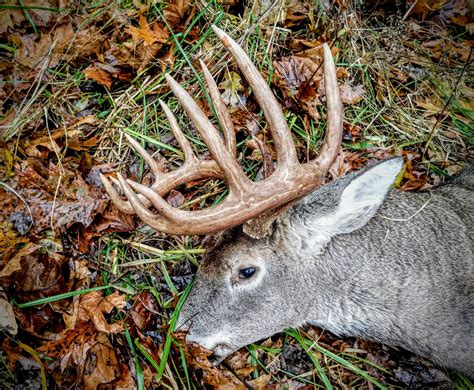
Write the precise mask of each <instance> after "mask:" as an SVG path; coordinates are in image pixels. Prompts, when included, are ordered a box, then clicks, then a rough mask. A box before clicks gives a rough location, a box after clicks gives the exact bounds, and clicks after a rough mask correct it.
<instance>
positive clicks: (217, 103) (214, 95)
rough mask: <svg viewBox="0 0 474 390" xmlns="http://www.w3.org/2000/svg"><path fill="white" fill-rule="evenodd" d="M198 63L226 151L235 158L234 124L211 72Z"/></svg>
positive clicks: (202, 63)
mask: <svg viewBox="0 0 474 390" xmlns="http://www.w3.org/2000/svg"><path fill="white" fill-rule="evenodd" d="M199 63H200V65H201V69H202V72H203V74H204V77H205V79H206V83H207V87H208V89H209V94H210V95H211V100H212V103H213V104H214V108H215V110H216V114H217V118H218V119H219V122H220V123H221V125H222V127H223V130H224V139H225V143H226V146H227V150H228V151H229V152H230V154H231V155H232V157H235V155H236V142H235V129H234V124H233V123H232V119H231V118H230V115H229V111H227V108H226V106H225V104H224V101H223V100H222V96H221V94H220V93H219V89H218V88H217V84H216V81H215V80H214V78H213V77H212V75H211V72H209V69H208V68H207V66H206V64H205V63H204V62H203V61H202V60H199Z"/></svg>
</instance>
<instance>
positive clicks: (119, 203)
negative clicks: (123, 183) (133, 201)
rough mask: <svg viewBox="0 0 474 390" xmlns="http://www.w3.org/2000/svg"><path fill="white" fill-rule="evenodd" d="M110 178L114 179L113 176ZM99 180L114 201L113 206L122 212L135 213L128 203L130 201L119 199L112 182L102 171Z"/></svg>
mask: <svg viewBox="0 0 474 390" xmlns="http://www.w3.org/2000/svg"><path fill="white" fill-rule="evenodd" d="M111 179H112V180H114V181H115V179H114V178H113V177H111ZM100 180H101V181H102V184H103V185H104V187H105V190H106V191H107V193H108V194H109V198H110V200H111V201H112V202H113V203H114V205H115V207H117V208H118V209H119V210H120V211H121V212H122V213H125V214H135V212H134V210H133V207H132V206H131V205H130V203H129V202H124V201H123V200H122V199H120V195H119V194H118V192H117V191H116V190H115V188H114V186H113V185H112V183H110V181H109V180H108V179H107V177H105V176H104V175H103V174H102V173H101V174H100Z"/></svg>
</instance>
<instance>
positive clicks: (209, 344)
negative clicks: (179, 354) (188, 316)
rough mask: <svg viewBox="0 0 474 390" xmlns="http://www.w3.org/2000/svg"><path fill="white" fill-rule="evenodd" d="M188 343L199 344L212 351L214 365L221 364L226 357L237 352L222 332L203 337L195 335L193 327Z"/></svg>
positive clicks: (187, 339) (188, 336)
mask: <svg viewBox="0 0 474 390" xmlns="http://www.w3.org/2000/svg"><path fill="white" fill-rule="evenodd" d="M186 342H188V343H196V344H199V345H200V346H202V347H204V348H206V349H208V350H210V351H212V352H213V353H212V357H211V359H212V361H213V363H220V362H221V361H222V360H223V359H224V358H225V357H226V356H228V355H230V354H231V353H232V352H233V351H235V350H236V348H235V347H234V346H233V344H232V341H231V340H230V339H229V338H228V337H227V336H226V335H225V334H223V333H222V332H218V333H216V334H214V335H206V336H203V335H199V334H196V333H194V332H193V331H192V327H191V328H190V331H189V333H188V335H187V336H186Z"/></svg>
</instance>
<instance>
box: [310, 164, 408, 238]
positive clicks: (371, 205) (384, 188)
mask: <svg viewBox="0 0 474 390" xmlns="http://www.w3.org/2000/svg"><path fill="white" fill-rule="evenodd" d="M402 166H403V159H402V158H392V159H390V160H387V161H384V162H382V163H380V164H377V165H375V166H374V167H372V168H369V169H368V170H367V171H365V172H363V173H362V174H360V175H359V176H356V177H355V179H353V180H352V181H351V182H350V183H349V185H348V186H347V187H346V188H345V189H344V191H343V192H342V194H341V197H340V199H339V204H338V205H337V207H336V209H335V210H334V211H333V212H332V213H331V214H329V215H326V216H324V217H321V218H320V219H319V221H318V225H320V226H321V225H323V226H324V228H325V230H326V231H327V232H328V233H329V235H330V236H335V235H337V234H344V233H350V232H352V231H354V230H357V229H360V228H361V227H362V226H364V225H365V224H366V223H367V222H368V221H369V220H370V219H371V218H372V217H373V216H374V215H375V213H376V212H377V210H378V208H379V207H380V205H381V204H382V202H383V201H384V199H385V196H386V195H387V192H388V190H389V189H390V186H391V185H392V184H393V182H394V181H395V179H396V177H397V176H398V174H399V173H400V170H401V168H402ZM321 227H322V226H321Z"/></svg>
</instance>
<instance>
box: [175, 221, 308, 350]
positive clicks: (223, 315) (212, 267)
mask: <svg viewBox="0 0 474 390" xmlns="http://www.w3.org/2000/svg"><path fill="white" fill-rule="evenodd" d="M278 253H279V251H278V248H276V247H275V246H274V245H273V246H272V248H270V246H269V242H268V240H254V239H251V238H249V237H248V236H246V235H245V234H244V233H242V232H241V231H240V229H238V230H236V229H233V231H232V232H231V233H230V234H228V237H226V239H225V240H224V241H223V242H221V243H220V244H218V245H217V246H216V247H214V249H212V250H211V251H210V252H209V253H208V254H207V255H206V257H205V258H204V259H203V262H202V264H201V267H200V268H199V270H198V272H197V274H196V280H195V284H194V286H193V289H192V291H191V293H190V295H189V297H188V299H187V301H186V303H185V304H184V306H183V309H182V311H181V314H180V318H179V321H178V327H177V329H178V330H183V329H186V330H188V336H187V341H190V342H196V343H198V344H200V345H202V346H204V347H206V348H208V349H211V350H213V351H214V356H215V357H216V358H217V359H223V358H224V357H225V356H227V355H228V354H230V353H231V352H233V351H235V350H237V349H239V348H240V347H243V346H244V345H247V344H250V343H252V342H255V341H257V340H260V339H262V338H265V337H269V336H271V335H273V334H275V333H277V332H280V331H282V330H283V329H285V328H286V327H290V326H300V325H301V324H302V322H303V317H304V316H303V315H302V314H301V313H298V310H301V309H302V306H301V304H297V302H295V301H297V300H298V292H297V291H296V289H297V286H296V285H297V284H298V283H295V280H294V274H293V275H292V272H293V271H292V270H291V267H290V262H288V261H285V259H282V258H281V256H278ZM293 268H294V267H293ZM291 275H292V276H291Z"/></svg>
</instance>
